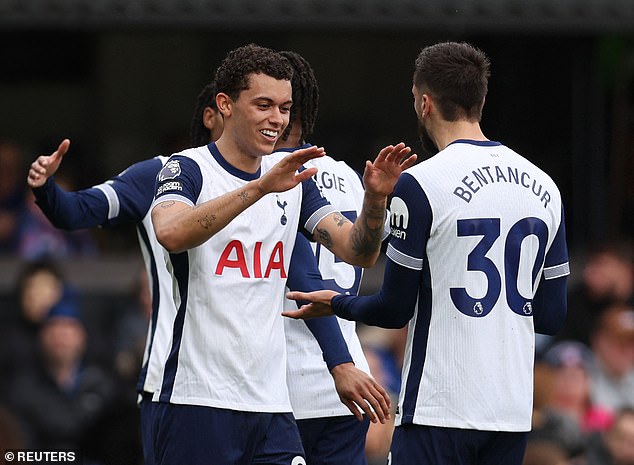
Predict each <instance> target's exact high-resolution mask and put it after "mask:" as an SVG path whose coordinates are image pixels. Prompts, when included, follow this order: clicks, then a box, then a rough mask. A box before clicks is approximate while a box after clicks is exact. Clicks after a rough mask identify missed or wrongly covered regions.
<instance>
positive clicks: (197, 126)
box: [189, 81, 218, 147]
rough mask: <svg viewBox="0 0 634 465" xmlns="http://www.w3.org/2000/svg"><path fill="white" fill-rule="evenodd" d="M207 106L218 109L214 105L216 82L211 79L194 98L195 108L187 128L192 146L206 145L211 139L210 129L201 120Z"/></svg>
mask: <svg viewBox="0 0 634 465" xmlns="http://www.w3.org/2000/svg"><path fill="white" fill-rule="evenodd" d="M207 107H210V108H212V109H213V110H215V111H218V107H217V106H216V84H215V83H214V82H213V81H212V82H210V83H209V84H207V85H206V86H205V87H203V90H201V91H200V93H199V94H198V99H197V100H196V109H195V110H194V115H193V116H192V122H191V126H190V128H189V139H190V143H191V145H192V147H199V146H201V145H207V144H208V143H209V140H210V139H211V131H210V130H209V129H207V128H206V127H205V123H204V122H203V114H204V113H205V108H207Z"/></svg>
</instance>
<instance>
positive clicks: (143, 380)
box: [77, 156, 176, 393]
mask: <svg viewBox="0 0 634 465" xmlns="http://www.w3.org/2000/svg"><path fill="white" fill-rule="evenodd" d="M167 159H168V157H165V156H157V157H154V158H151V159H148V160H144V161H141V162H138V163H136V164H134V165H132V166H131V167H129V168H128V169H126V170H125V171H123V172H122V173H120V174H119V175H117V176H115V177H114V178H112V179H110V180H108V181H106V182H104V183H102V184H99V185H96V186H94V189H97V190H98V191H100V192H101V193H102V194H103V195H104V196H105V199H106V200H107V205H108V210H107V213H106V214H105V217H104V218H103V219H102V220H101V221H100V224H101V225H115V224H119V223H120V222H123V221H128V220H134V221H135V223H136V226H137V236H138V239H139V245H140V247H141V253H142V256H143V261H144V263H145V269H146V272H147V276H148V283H149V288H150V293H151V295H152V315H151V319H150V324H149V325H148V335H147V339H146V344H145V352H144V355H143V365H142V367H141V372H140V375H139V381H138V383H137V391H138V392H139V393H140V392H147V393H153V392H155V391H158V389H159V388H160V386H161V377H162V371H163V362H164V361H165V357H166V356H167V352H168V350H169V344H170V341H171V338H172V334H171V330H172V325H173V322H174V318H175V317H176V307H175V306H174V299H173V298H172V287H171V282H172V280H171V277H170V274H169V273H168V271H167V268H166V267H165V253H166V252H165V249H164V248H163V247H162V246H161V245H160V244H159V243H158V240H157V239H156V234H155V233H154V227H153V226H152V218H151V208H150V206H151V204H152V199H153V197H154V194H153V192H154V186H155V183H156V175H157V174H158V173H159V171H160V170H161V168H162V167H163V166H164V165H165V163H166V162H167ZM90 193H91V190H88V191H80V192H79V193H78V194H77V195H81V196H82V198H85V199H86V200H85V201H86V202H88V204H89V205H91V207H92V210H93V211H99V210H98V206H99V205H101V204H102V203H103V201H102V200H101V199H100V198H97V199H95V198H94V197H93V196H90V195H89V194H90Z"/></svg>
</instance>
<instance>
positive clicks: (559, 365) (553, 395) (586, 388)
mask: <svg viewBox="0 0 634 465" xmlns="http://www.w3.org/2000/svg"><path fill="white" fill-rule="evenodd" d="M542 363H544V364H545V365H546V366H547V367H548V368H549V369H550V370H551V373H552V383H551V389H550V392H549V393H548V394H547V399H546V407H547V408H549V409H551V410H554V411H556V412H558V413H561V414H564V415H567V416H569V417H570V418H572V419H573V420H574V421H575V422H576V423H577V425H578V426H579V429H580V430H581V432H582V433H583V434H586V435H587V434H590V433H593V432H596V431H604V430H606V429H607V428H608V427H609V426H610V424H611V422H612V412H611V411H610V410H608V409H606V408H604V407H602V406H600V405H596V404H594V403H593V402H592V400H591V398H590V392H591V389H592V378H591V377H590V372H591V370H592V364H593V363H594V360H593V355H592V352H591V351H590V349H589V348H588V347H587V346H586V345H585V344H582V343H580V342H576V341H562V342H559V343H557V344H555V345H554V346H552V347H551V348H550V349H548V351H547V352H546V353H545V355H544V358H543V360H542Z"/></svg>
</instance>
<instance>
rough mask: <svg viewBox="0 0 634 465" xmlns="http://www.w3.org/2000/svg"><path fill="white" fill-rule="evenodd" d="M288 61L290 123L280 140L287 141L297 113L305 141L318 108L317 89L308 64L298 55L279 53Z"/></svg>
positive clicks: (312, 125) (315, 80) (313, 125)
mask: <svg viewBox="0 0 634 465" xmlns="http://www.w3.org/2000/svg"><path fill="white" fill-rule="evenodd" d="M279 53H280V55H282V56H283V57H284V58H286V59H287V60H288V62H289V63H290V64H291V67H292V68H293V79H292V80H291V85H292V87H293V106H292V107H291V115H290V122H289V124H288V126H287V128H286V129H285V130H284V133H283V134H282V140H287V139H288V136H289V134H290V132H291V129H292V125H293V122H294V121H295V117H296V116H297V112H299V115H300V118H301V125H302V139H303V140H304V141H305V140H306V139H308V138H309V137H310V136H312V135H313V131H314V129H315V121H316V120H317V110H318V108H319V87H318V85H317V79H316V78H315V73H314V71H313V68H312V67H311V66H310V63H308V61H306V60H305V59H304V57H302V56H301V55H300V54H298V53H295V52H291V51H282V52H279Z"/></svg>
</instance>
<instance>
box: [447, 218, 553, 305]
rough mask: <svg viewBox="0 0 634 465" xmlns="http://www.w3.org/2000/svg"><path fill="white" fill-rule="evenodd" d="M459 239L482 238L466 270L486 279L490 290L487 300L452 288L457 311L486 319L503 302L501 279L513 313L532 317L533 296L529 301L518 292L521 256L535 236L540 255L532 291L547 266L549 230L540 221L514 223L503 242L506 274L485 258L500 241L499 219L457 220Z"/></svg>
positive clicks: (504, 270) (529, 220)
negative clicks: (482, 275) (498, 302)
mask: <svg viewBox="0 0 634 465" xmlns="http://www.w3.org/2000/svg"><path fill="white" fill-rule="evenodd" d="M457 233H458V237H465V236H482V239H481V240H480V242H478V244H477V245H476V246H475V248H474V249H473V250H472V251H471V253H469V256H468V257H467V270H468V271H479V272H482V273H484V274H485V275H486V278H487V288H486V293H485V295H484V297H472V296H470V295H469V293H468V292H467V290H466V289H465V288H464V287H452V288H451V289H450V290H449V292H450V294H451V300H452V302H453V304H454V305H455V306H456V308H457V309H458V310H459V311H460V312H462V313H464V314H465V315H467V316H473V317H483V316H486V315H487V314H488V313H489V312H490V311H491V310H492V309H493V307H494V306H495V304H496V303H497V301H498V299H499V298H500V292H501V289H502V277H501V276H500V275H501V274H502V275H503V278H504V286H505V288H506V300H507V303H508V306H509V307H510V309H511V310H512V311H514V312H515V313H517V314H518V315H522V316H531V315H532V314H533V309H532V296H531V297H530V298H526V297H524V296H522V295H521V294H520V291H519V289H518V275H519V269H520V259H521V258H522V257H521V254H522V242H523V241H524V239H526V238H527V237H528V236H531V235H532V236H535V237H537V240H538V244H539V245H538V249H537V254H535V256H534V262H533V268H532V281H531V284H532V289H535V281H536V279H537V276H538V274H539V270H540V269H541V267H542V264H543V263H544V254H545V250H546V242H547V239H548V227H547V226H546V223H544V221H542V220H541V219H539V218H532V217H531V218H524V219H521V220H519V221H518V222H517V223H515V224H514V225H513V226H512V227H511V228H510V229H509V231H508V234H507V235H506V238H504V239H502V240H504V263H503V264H502V263H500V266H503V267H504V269H503V270H499V269H498V266H496V264H495V263H494V262H493V261H492V260H491V259H490V258H488V257H487V256H486V254H487V252H488V251H489V250H490V249H491V247H492V246H493V244H494V243H495V242H496V241H497V240H498V238H500V219H499V218H473V219H464V220H458V231H457ZM524 258H527V257H524Z"/></svg>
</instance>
